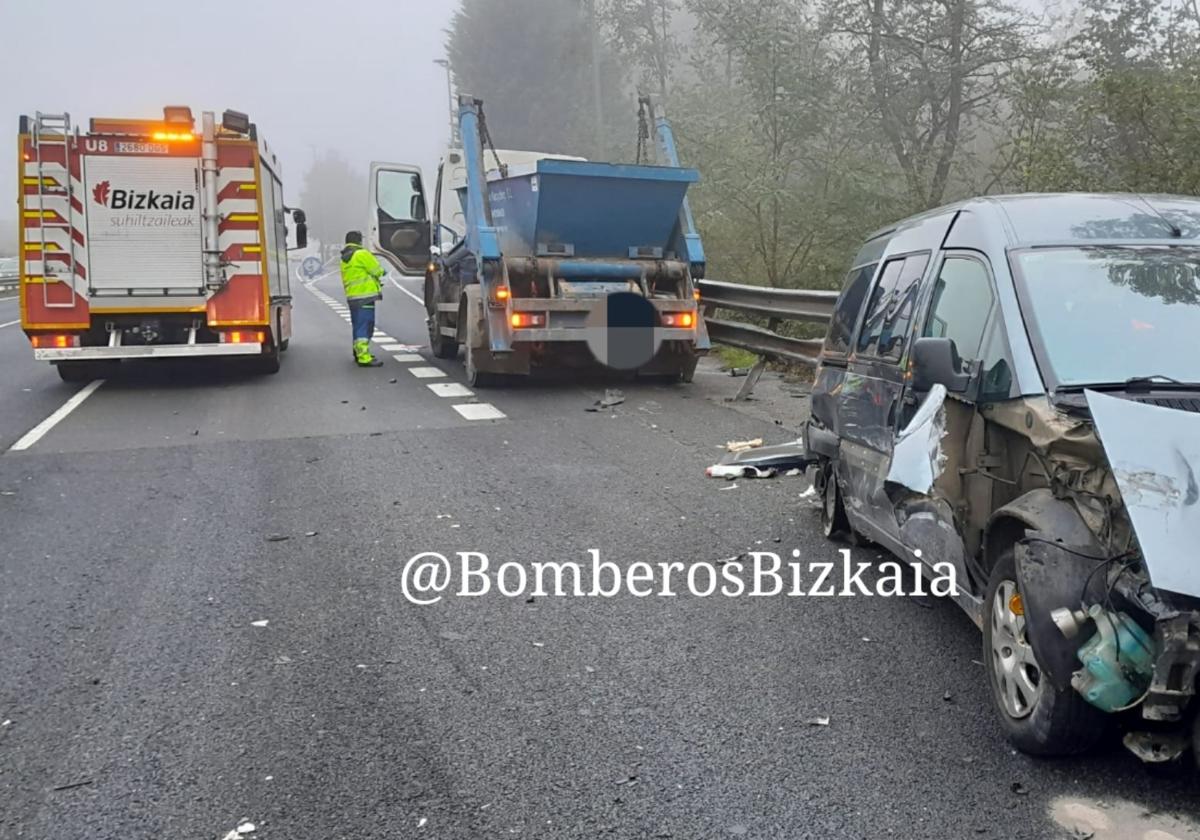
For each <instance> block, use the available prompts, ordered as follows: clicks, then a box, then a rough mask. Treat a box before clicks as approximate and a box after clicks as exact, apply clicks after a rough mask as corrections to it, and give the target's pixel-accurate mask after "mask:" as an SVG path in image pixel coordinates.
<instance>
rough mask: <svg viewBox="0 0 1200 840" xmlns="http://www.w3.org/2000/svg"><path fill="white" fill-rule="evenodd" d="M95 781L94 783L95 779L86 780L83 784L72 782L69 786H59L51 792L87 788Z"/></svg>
mask: <svg viewBox="0 0 1200 840" xmlns="http://www.w3.org/2000/svg"><path fill="white" fill-rule="evenodd" d="M93 781H94V780H93V779H84V780H83V781H82V782H71V783H69V784H65V785H58V786H57V787H52V788H50V789H51V790H72V789H74V788H80V787H86V786H87V785H90V784H91V783H92V782H93Z"/></svg>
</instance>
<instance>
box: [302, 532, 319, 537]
mask: <svg viewBox="0 0 1200 840" xmlns="http://www.w3.org/2000/svg"><path fill="white" fill-rule="evenodd" d="M318 533H320V532H319V531H305V532H304V536H306V537H315V536H316V535H317V534H318Z"/></svg>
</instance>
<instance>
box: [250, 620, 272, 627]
mask: <svg viewBox="0 0 1200 840" xmlns="http://www.w3.org/2000/svg"><path fill="white" fill-rule="evenodd" d="M269 620H270V619H266V618H260V619H259V620H258V621H251V622H250V626H251V627H266V626H267V622H268V621H269Z"/></svg>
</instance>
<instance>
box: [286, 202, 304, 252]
mask: <svg viewBox="0 0 1200 840" xmlns="http://www.w3.org/2000/svg"><path fill="white" fill-rule="evenodd" d="M287 212H289V213H291V214H292V220H293V221H294V222H295V223H296V244H295V245H293V246H292V248H291V250H294V251H298V250H300V249H301V248H307V247H308V216H306V215H305V213H304V211H303V210H301V209H299V208H296V209H292V208H288V211H287Z"/></svg>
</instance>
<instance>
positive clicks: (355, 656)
mask: <svg viewBox="0 0 1200 840" xmlns="http://www.w3.org/2000/svg"><path fill="white" fill-rule="evenodd" d="M413 288H414V289H415V286H413ZM319 290H321V291H322V294H327V295H330V296H333V295H335V294H336V281H335V280H333V279H332V278H331V279H327V280H325V281H323V282H322V283H321V284H320V285H319ZM296 295H297V311H296V337H295V338H294V340H293V343H292V347H291V349H290V350H289V351H288V352H287V354H286V355H285V359H284V368H283V371H282V372H281V373H279V374H278V375H276V376H271V377H245V376H240V375H238V374H236V373H234V372H229V371H224V372H218V373H211V372H208V373H205V372H203V371H200V370H197V369H196V368H195V367H194V366H187V365H173V364H167V365H165V366H148V365H141V366H130V369H129V370H128V371H126V372H125V373H123V374H122V376H121V377H120V378H118V379H116V380H113V381H110V382H106V383H105V384H104V385H102V386H100V387H99V388H98V389H96V390H95V391H94V393H91V394H90V396H89V397H88V398H87V399H86V400H85V401H84V402H82V403H81V404H80V405H79V406H78V408H76V409H75V410H74V411H73V412H72V413H71V414H69V415H68V416H67V417H66V418H65V419H63V420H62V421H61V422H59V423H58V424H57V425H55V426H54V427H53V428H52V429H50V430H49V431H48V432H46V433H45V435H44V436H42V437H40V438H39V439H38V440H37V441H36V442H34V443H33V444H32V445H31V446H29V448H28V449H25V450H24V451H19V452H13V451H10V452H6V453H5V454H4V455H2V456H0V492H3V494H4V495H0V541H2V551H0V837H3V838H54V840H70V839H72V838H80V839H81V840H82V838H88V840H91V838H121V840H128V839H129V838H211V839H212V840H220V839H221V838H224V837H226V836H227V835H228V833H229V832H230V831H233V830H235V829H236V828H237V827H238V825H239V824H242V823H244V822H246V821H249V822H251V823H253V824H254V830H253V831H252V832H246V834H245V835H244V836H246V837H251V838H255V839H256V840H258V839H260V838H261V839H262V840H302V839H303V838H409V837H426V836H427V837H442V838H473V837H508V836H526V837H555V838H557V837H569V838H576V837H578V838H591V837H598V836H607V837H619V838H624V837H638V838H640V837H652V838H657V837H673V838H707V837H727V836H733V837H737V836H744V837H764V838H766V837H770V838H775V837H779V838H822V840H824V839H825V838H875V837H889V836H895V837H910V838H918V837H919V838H954V839H955V840H958V839H959V838H965V837H984V838H988V837H991V838H1047V837H1069V836H1076V837H1078V836H1085V835H1083V834H1078V833H1076V834H1074V835H1072V834H1070V833H1068V832H1067V831H1066V830H1065V829H1064V828H1062V825H1061V821H1062V818H1063V817H1062V815H1063V814H1064V813H1068V814H1070V813H1074V814H1076V815H1078V813H1080V809H1083V808H1088V807H1091V808H1099V809H1101V811H1102V812H1103V813H1104V814H1105V815H1107V816H1106V818H1109V819H1110V821H1111V822H1114V823H1115V822H1117V821H1118V820H1119V819H1125V816H1124V815H1129V816H1128V818H1129V819H1130V820H1132V821H1133V823H1136V824H1137V826H1138V827H1137V828H1136V829H1133V828H1128V829H1126V828H1120V827H1118V828H1117V829H1113V830H1110V831H1108V832H1107V833H1106V832H1103V831H1102V832H1097V833H1096V834H1095V836H1096V837H1097V838H1099V837H1120V838H1125V837H1146V838H1147V840H1151V838H1154V837H1155V836H1154V835H1147V834H1145V833H1144V832H1145V831H1146V830H1147V829H1148V828H1150V827H1157V828H1158V829H1160V830H1169V831H1171V832H1173V834H1174V836H1177V837H1186V836H1190V835H1189V834H1188V831H1189V829H1188V828H1187V827H1186V825H1184V824H1183V823H1179V822H1177V821H1176V819H1175V818H1176V817H1180V818H1190V819H1194V818H1195V816H1196V812H1197V810H1200V809H1198V806H1197V789H1198V786H1200V778H1198V777H1197V775H1196V774H1193V773H1171V774H1161V773H1153V772H1150V771H1148V770H1147V769H1146V768H1144V767H1143V766H1142V765H1140V764H1139V763H1138V762H1137V761H1136V760H1135V759H1133V758H1132V757H1131V756H1128V755H1127V754H1126V753H1125V752H1124V750H1123V749H1121V748H1120V747H1119V746H1117V745H1110V746H1109V747H1108V748H1106V749H1105V750H1102V751H1101V752H1100V753H1098V754H1095V755H1092V756H1088V757H1086V758H1081V759H1077V760H1071V761H1053V762H1051V761H1038V760H1034V759H1030V758H1028V757H1025V756H1023V755H1019V754H1017V753H1015V752H1014V751H1013V750H1012V749H1011V748H1010V747H1009V746H1008V745H1007V744H1006V743H1005V742H1004V740H1003V739H1002V737H1001V734H1000V731H999V729H998V727H997V726H996V725H995V723H994V722H993V719H992V712H991V710H990V708H989V707H988V705H987V697H986V690H987V689H986V684H985V682H984V674H983V669H982V668H981V667H980V665H979V664H978V660H979V659H980V657H981V643H980V637H979V633H978V632H977V631H976V629H975V628H974V626H973V625H971V623H970V622H969V621H968V620H967V618H966V617H965V616H964V615H963V614H962V613H961V612H960V611H959V610H958V608H957V607H955V606H954V605H953V604H951V603H948V602H940V601H936V600H932V599H898V600H897V599H880V598H863V597H859V598H853V599H845V598H827V599H798V598H784V597H778V598H753V599H750V598H742V599H729V598H722V597H720V596H714V597H710V598H698V597H692V596H687V595H683V596H680V597H674V598H657V597H651V598H635V597H632V596H630V595H622V596H619V597H616V598H612V599H603V598H563V599H556V598H535V599H533V600H532V601H530V600H528V599H527V598H524V597H519V598H511V599H510V598H505V597H499V596H486V597H479V598H447V599H445V600H443V601H442V602H441V603H438V604H436V605H433V606H424V607H418V606H415V605H412V604H409V603H408V602H406V601H405V600H404V598H403V597H402V590H401V570H402V567H403V566H404V564H405V561H406V560H407V558H409V557H411V556H413V555H414V554H417V553H419V552H423V551H439V552H443V553H450V552H455V551H468V550H469V551H480V552H484V553H486V554H487V555H488V556H489V559H490V560H491V561H492V563H493V564H499V563H501V562H504V561H516V562H520V563H525V564H528V563H530V562H534V561H568V560H576V561H579V562H585V561H587V560H588V555H587V552H588V550H589V549H597V550H599V551H600V552H601V554H602V556H603V557H604V559H606V560H612V561H614V562H616V563H617V564H618V565H620V566H623V567H624V566H628V565H629V564H630V563H632V562H634V561H638V560H645V561H650V562H655V563H657V562H666V561H675V560H678V561H683V562H686V563H692V562H695V561H704V560H710V561H713V562H714V563H715V562H716V561H718V560H720V559H722V558H727V557H730V556H733V555H737V554H739V553H741V552H743V551H745V550H747V549H752V548H759V549H762V548H766V549H774V550H780V551H783V552H790V551H791V550H792V549H797V550H798V551H800V552H801V554H802V556H803V557H804V558H806V559H821V558H827V559H834V557H835V547H834V546H832V545H831V544H829V543H826V542H825V541H823V540H822V539H821V537H820V535H819V531H818V528H817V516H816V511H815V509H814V508H813V507H812V505H811V503H810V499H807V498H802V494H803V493H804V491H805V490H806V488H807V483H806V482H805V481H804V480H803V479H799V478H779V479H775V480H771V481H757V482H740V481H739V482H737V483H736V486H735V485H731V484H728V483H726V482H722V481H716V480H712V479H706V478H705V477H704V476H703V468H704V467H705V466H706V465H707V464H709V463H712V462H713V461H714V460H715V459H716V458H717V457H718V456H719V454H720V453H719V452H718V450H717V448H716V447H718V446H720V445H721V444H723V443H724V442H725V441H726V440H730V439H740V438H748V437H756V436H763V437H766V438H767V439H768V440H770V441H772V442H775V441H782V440H786V439H787V438H788V437H790V436H794V434H793V432H794V430H795V428H796V426H797V425H798V423H799V420H800V417H801V414H802V407H803V402H804V401H803V400H801V399H793V398H791V397H790V396H789V395H788V393H787V392H786V391H785V390H783V389H782V388H781V386H780V385H779V383H778V382H777V381H775V380H773V379H768V380H765V381H764V385H763V386H762V387H761V389H760V390H761V393H762V394H763V395H764V400H762V401H760V402H758V403H755V404H751V405H750V406H746V407H736V408H735V407H731V406H730V405H728V404H727V403H725V402H724V400H723V397H726V396H729V395H731V394H732V393H733V392H734V391H735V390H736V386H737V384H738V381H737V380H731V379H730V378H729V377H727V376H723V375H721V374H720V373H719V372H718V371H717V370H716V369H715V367H705V368H702V370H701V372H700V374H698V376H697V382H696V383H695V384H694V385H692V386H675V387H672V386H665V385H654V384H646V383H637V382H626V381H620V382H615V383H614V382H612V381H606V380H604V379H597V378H594V377H593V378H587V379H584V380H582V381H579V380H576V379H574V378H572V377H559V378H557V379H556V380H553V381H545V382H535V383H532V384H526V385H523V386H521V387H516V388H512V389H505V390H501V391H495V392H483V391H481V392H479V393H478V394H476V395H475V396H474V397H464V396H458V397H455V396H450V397H443V396H439V395H438V393H435V391H434V390H433V389H431V388H430V387H428V386H429V385H430V384H435V385H439V386H444V385H453V384H455V383H461V382H462V366H461V363H459V362H436V363H434V362H430V361H428V360H421V361H413V360H411V359H409V360H407V361H396V360H394V359H393V358H391V357H392V356H393V355H400V356H410V355H411V353H410V352H408V351H407V350H405V349H404V348H398V349H397V350H395V351H393V352H391V353H387V354H382V353H381V355H383V356H384V358H387V359H388V362H387V366H385V367H384V368H382V369H378V370H358V369H355V368H354V367H353V366H352V363H351V358H350V346H349V344H350V343H349V328H348V327H347V326H346V324H345V323H343V321H342V319H341V316H340V315H339V314H338V312H336V311H335V310H334V309H333V308H332V307H331V306H330V305H329V304H328V303H327V302H326V301H325V300H324V299H323V298H321V297H318V296H316V295H315V294H313V293H311V292H309V291H307V290H304V289H297V290H296ZM5 307H7V309H6V308H5ZM14 310H15V306H14V304H12V303H4V302H0V324H3V323H4V322H5V321H6V320H10V319H11V317H15V315H12V316H8V315H6V313H10V312H13V311H14ZM379 326H380V329H381V331H383V332H385V333H386V334H387V335H388V336H389V337H390V338H391V339H392V340H393V341H391V342H381V345H382V344H383V343H387V344H389V346H393V345H423V344H424V327H423V324H422V312H421V309H420V307H419V306H418V305H417V304H416V303H415V302H414V301H413V300H412V299H410V298H409V297H408V296H406V295H404V294H401V293H400V291H399V290H398V289H392V290H389V293H388V296H387V299H386V300H385V301H384V303H383V304H382V308H381V316H380V324H379ZM420 352H423V353H424V354H425V355H426V356H427V355H428V351H427V348H424V349H423V350H422V351H420ZM30 357H31V353H30V352H29V350H28V348H27V347H26V346H25V343H24V339H23V336H22V335H21V333H20V331H19V328H16V327H0V359H3V362H2V363H0V448H2V449H7V448H8V447H10V446H11V445H12V444H13V443H14V442H15V441H17V440H18V439H19V438H21V437H22V436H23V435H25V434H26V433H27V432H28V431H29V430H30V429H32V428H34V427H35V426H37V424H39V423H40V422H41V421H43V420H44V419H45V418H46V417H47V416H48V415H49V414H51V413H52V412H53V411H54V410H55V409H56V408H58V407H59V406H60V405H61V404H62V403H63V402H65V401H66V400H67V399H68V398H69V397H70V396H71V395H72V394H73V393H75V392H76V391H77V390H78V388H79V386H67V385H63V384H61V383H59V381H58V378H57V377H56V376H55V375H54V373H53V371H52V370H51V369H50V368H49V367H48V366H44V365H41V364H36V363H34V362H33V361H32V359H31V358H30ZM422 367H426V368H428V367H432V368H434V369H435V372H440V373H441V374H444V375H440V376H432V377H430V378H418V377H417V376H416V375H414V374H413V373H411V372H410V371H411V369H413V368H422ZM608 387H618V388H621V389H622V390H623V391H624V393H625V397H626V400H625V402H624V403H623V404H621V405H619V406H616V407H615V408H614V409H612V410H611V411H602V412H597V413H588V412H585V410H584V409H585V408H586V407H588V406H589V405H591V404H592V402H593V401H594V400H595V399H597V398H598V397H600V396H602V395H603V393H604V391H605V389H606V388H608ZM440 390H442V391H445V390H447V389H446V388H444V387H443V388H441V389H440ZM450 390H452V391H453V390H457V389H450ZM472 400H474V401H472ZM481 404H487V405H489V406H491V407H492V409H493V411H491V412H488V413H490V414H492V415H493V416H497V419H483V420H472V419H467V416H464V413H465V414H466V415H469V416H473V415H474V413H475V412H477V411H479V410H480V409H478V408H476V409H463V410H461V411H460V410H459V409H456V408H455V406H460V407H462V406H479V405H481ZM776 421H778V422H776ZM271 537H277V538H278V537H286V539H276V540H274V541H272V540H271V539H269V538H271ZM776 540H778V542H776ZM856 552H857V553H859V554H860V555H861V556H863V557H871V556H874V553H873V552H871V551H865V553H864V552H863V551H862V550H858V549H856ZM263 622H266V624H265V625H263ZM818 718H821V719H823V718H828V725H816V724H814V723H812V722H811V721H814V720H816V719H818ZM1073 809H1074V810H1073ZM1055 814H1057V815H1058V817H1059V819H1058V820H1056V819H1055ZM1133 823H1131V825H1132V824H1133ZM1193 828H1194V824H1193ZM1114 831H1116V832H1117V833H1113V832H1114ZM1166 836H1169V835H1158V836H1157V838H1156V840H1164V837H1166Z"/></svg>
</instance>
